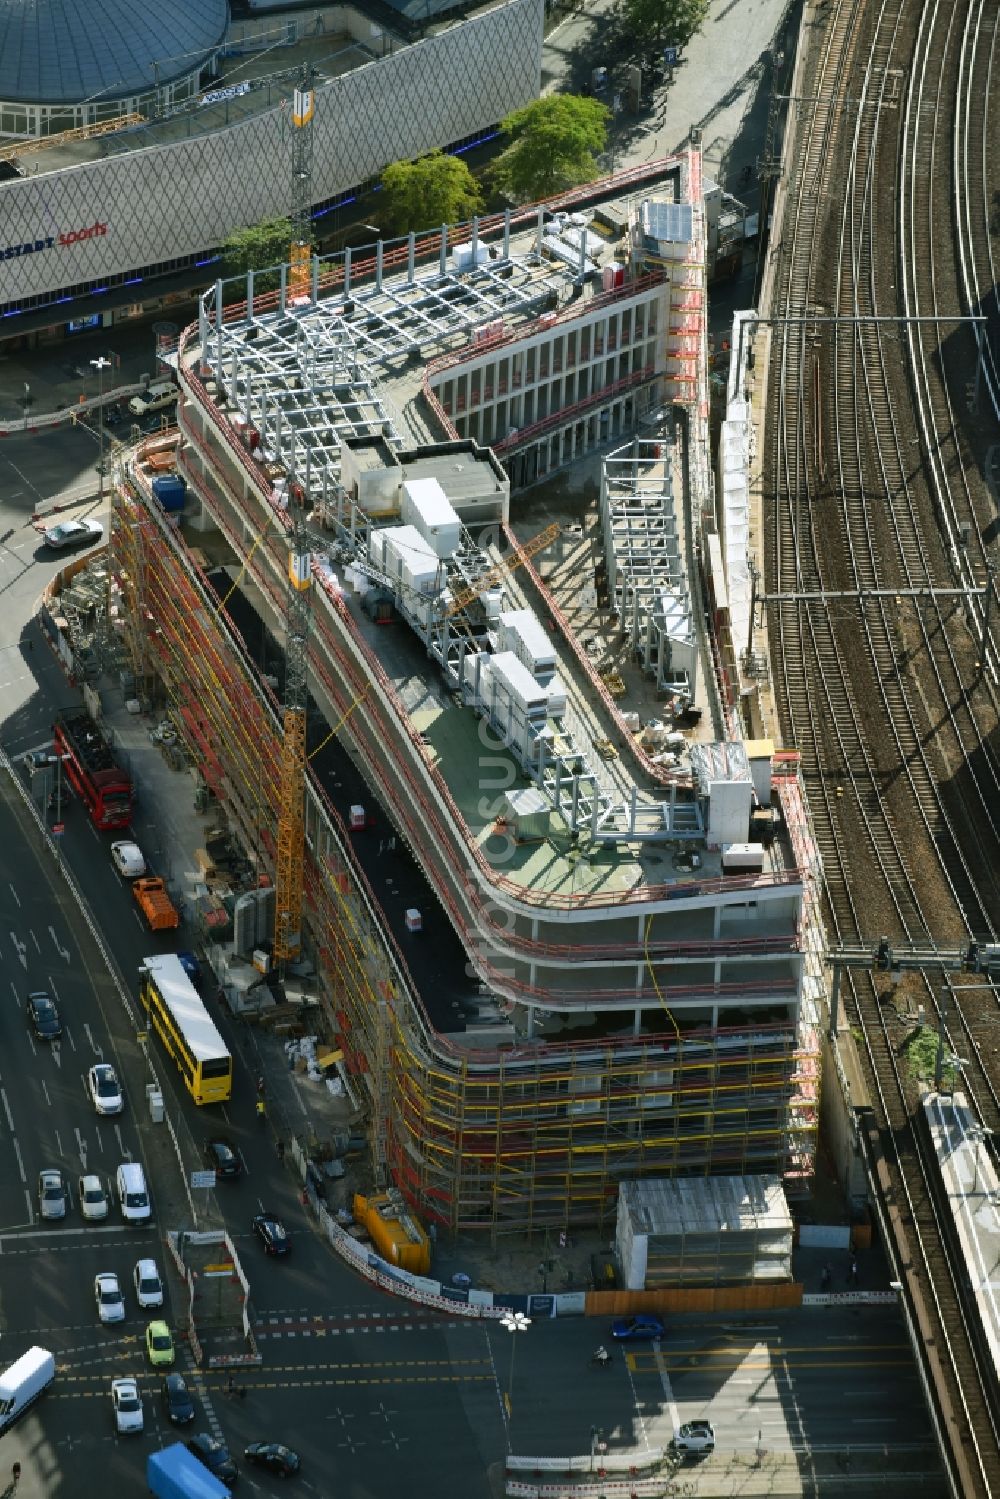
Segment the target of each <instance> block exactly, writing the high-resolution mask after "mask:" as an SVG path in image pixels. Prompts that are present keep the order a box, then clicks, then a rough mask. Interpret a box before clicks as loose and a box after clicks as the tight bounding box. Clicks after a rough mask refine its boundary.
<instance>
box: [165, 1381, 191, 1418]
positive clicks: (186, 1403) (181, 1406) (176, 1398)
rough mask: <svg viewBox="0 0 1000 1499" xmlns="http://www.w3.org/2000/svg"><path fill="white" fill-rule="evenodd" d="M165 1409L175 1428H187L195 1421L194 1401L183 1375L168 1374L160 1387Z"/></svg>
mask: <svg viewBox="0 0 1000 1499" xmlns="http://www.w3.org/2000/svg"><path fill="white" fill-rule="evenodd" d="M160 1399H161V1401H162V1402H163V1409H164V1410H165V1411H166V1413H167V1416H168V1417H169V1419H170V1420H171V1421H173V1423H174V1425H175V1426H186V1425H187V1424H188V1422H189V1421H193V1420H194V1401H193V1400H192V1399H191V1396H190V1395H189V1393H188V1387H187V1385H186V1384H185V1383H184V1376H183V1374H168V1375H167V1377H166V1379H164V1380H163V1381H162V1383H161V1385H160Z"/></svg>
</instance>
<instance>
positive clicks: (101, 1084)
mask: <svg viewBox="0 0 1000 1499" xmlns="http://www.w3.org/2000/svg"><path fill="white" fill-rule="evenodd" d="M87 1092H88V1094H89V1095H90V1101H91V1103H92V1104H93V1105H94V1108H95V1109H96V1110H97V1112H98V1113H99V1114H120V1113H121V1111H122V1109H123V1108H124V1107H125V1100H124V1098H123V1097H122V1089H121V1083H119V1081H118V1074H117V1073H116V1072H115V1069H114V1068H113V1067H110V1066H109V1065H108V1063H107V1062H98V1063H97V1064H96V1065H95V1066H93V1067H91V1068H90V1070H89V1072H88V1073H87Z"/></svg>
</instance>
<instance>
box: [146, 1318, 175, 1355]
mask: <svg viewBox="0 0 1000 1499" xmlns="http://www.w3.org/2000/svg"><path fill="white" fill-rule="evenodd" d="M146 1353H147V1354H148V1355H149V1362H150V1363H151V1364H172V1363H173V1361H174V1340H173V1338H172V1337H171V1336H170V1328H169V1327H168V1326H167V1324H166V1323H165V1322H151V1323H150V1324H149V1326H148V1327H147V1328H146Z"/></svg>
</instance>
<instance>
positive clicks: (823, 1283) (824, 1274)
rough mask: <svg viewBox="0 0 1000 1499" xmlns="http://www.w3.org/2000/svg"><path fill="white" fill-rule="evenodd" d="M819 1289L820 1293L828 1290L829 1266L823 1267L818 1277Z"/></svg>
mask: <svg viewBox="0 0 1000 1499" xmlns="http://www.w3.org/2000/svg"><path fill="white" fill-rule="evenodd" d="M819 1288H820V1290H821V1291H828V1290H829V1289H830V1266H829V1265H824V1266H823V1269H822V1271H821V1272H820V1277H819Z"/></svg>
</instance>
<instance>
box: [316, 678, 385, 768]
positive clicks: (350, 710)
mask: <svg viewBox="0 0 1000 1499" xmlns="http://www.w3.org/2000/svg"><path fill="white" fill-rule="evenodd" d="M372 685H373V684H372V683H371V682H369V683H368V686H367V687H366V688H365V690H364V692H359V693H358V695H357V697H356V698H355V699H354V701H353V703H351V705H350V707H349V708H348V709H347V710H346V711H345V713H344V715H343V717H342V718H341V720H340V722H339V723H337V724H334V726H333V728H332V729H331V730H330V732H329V734H327V736H326V738H325V739H321V740H320V742H319V744H317V746H316V748H315V749H314V750H311V751H310V753H309V755H308V756H307V757H306V758H307V759H309V760H311V759H312V757H313V755H318V754H319V752H320V750H321V749H322V748H323V746H324V745H327V744H329V743H330V740H331V739H332V738H333V737H334V736H335V735H336V734H339V733H340V731H341V729H342V728H343V727H344V725H345V723H346V722H347V720H348V719H349V718H350V716H351V714H352V713H353V712H354V710H355V708H356V707H357V706H358V704H359V703H362V702H364V700H365V698H366V697H367V696H368V693H369V692H370V691H371V688H372Z"/></svg>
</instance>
